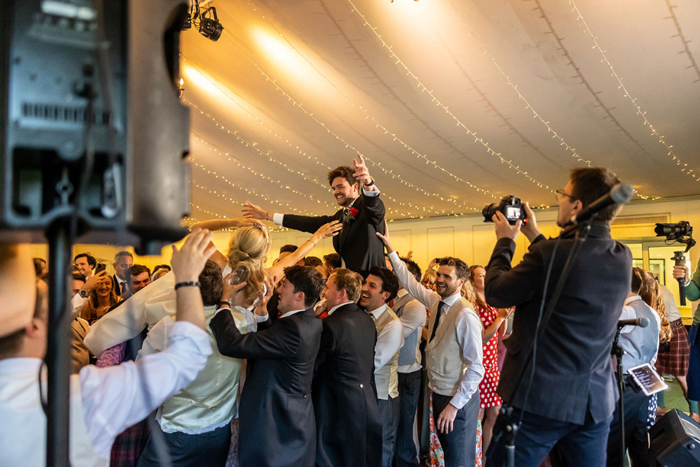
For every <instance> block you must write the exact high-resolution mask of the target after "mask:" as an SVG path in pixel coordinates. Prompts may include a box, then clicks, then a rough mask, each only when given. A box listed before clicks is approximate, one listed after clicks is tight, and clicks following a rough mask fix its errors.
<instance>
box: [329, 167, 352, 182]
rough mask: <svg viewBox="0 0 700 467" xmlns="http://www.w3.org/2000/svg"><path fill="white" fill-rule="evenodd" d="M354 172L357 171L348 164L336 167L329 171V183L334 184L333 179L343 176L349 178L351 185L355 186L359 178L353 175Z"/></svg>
mask: <svg viewBox="0 0 700 467" xmlns="http://www.w3.org/2000/svg"><path fill="white" fill-rule="evenodd" d="M354 173H355V171H354V170H353V169H351V168H350V167H348V166H346V165H341V166H340V167H336V168H335V169H333V170H331V171H330V172H328V184H329V185H331V186H333V180H335V179H336V178H338V177H341V178H344V179H345V180H347V181H348V184H349V185H350V186H353V185H354V184H355V183H357V179H356V178H355V177H353V176H352V174H354Z"/></svg>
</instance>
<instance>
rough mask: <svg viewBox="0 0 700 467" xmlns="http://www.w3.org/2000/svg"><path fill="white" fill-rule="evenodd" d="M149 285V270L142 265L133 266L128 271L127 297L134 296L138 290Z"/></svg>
mask: <svg viewBox="0 0 700 467" xmlns="http://www.w3.org/2000/svg"><path fill="white" fill-rule="evenodd" d="M150 283H151V270H150V269H148V267H147V266H144V265H143V264H134V265H133V266H131V267H130V268H129V271H128V282H127V285H128V290H129V296H131V295H134V294H135V293H136V292H138V291H139V290H141V289H143V288H144V287H146V286H147V285H148V284H150Z"/></svg>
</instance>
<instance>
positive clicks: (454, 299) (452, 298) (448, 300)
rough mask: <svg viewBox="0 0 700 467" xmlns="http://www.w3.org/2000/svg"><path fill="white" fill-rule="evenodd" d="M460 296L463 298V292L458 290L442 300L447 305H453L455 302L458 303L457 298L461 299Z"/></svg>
mask: <svg viewBox="0 0 700 467" xmlns="http://www.w3.org/2000/svg"><path fill="white" fill-rule="evenodd" d="M460 298H462V294H461V293H460V291H459V290H458V291H457V292H455V293H453V294H452V295H450V296H449V297H447V298H443V299H442V300H441V301H442V302H445V305H447V306H452V305H454V304H455V303H457V300H459V299H460Z"/></svg>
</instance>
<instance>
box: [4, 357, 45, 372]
mask: <svg viewBox="0 0 700 467" xmlns="http://www.w3.org/2000/svg"><path fill="white" fill-rule="evenodd" d="M41 364H42V360H41V359H40V358H28V357H24V358H4V359H2V360H0V373H26V372H35V373H37V375H38V374H39V373H38V372H39V368H41Z"/></svg>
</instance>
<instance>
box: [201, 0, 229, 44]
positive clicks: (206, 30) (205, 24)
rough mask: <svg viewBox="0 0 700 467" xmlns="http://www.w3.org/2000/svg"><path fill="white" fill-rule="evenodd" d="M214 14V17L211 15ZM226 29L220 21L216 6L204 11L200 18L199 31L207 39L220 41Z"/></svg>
mask: <svg viewBox="0 0 700 467" xmlns="http://www.w3.org/2000/svg"><path fill="white" fill-rule="evenodd" d="M211 15H213V16H214V17H213V18H210V17H209V16H211ZM223 31H224V27H223V26H222V25H221V23H220V22H219V18H218V17H217V16H216V8H214V7H210V8H207V9H206V10H204V11H203V12H202V14H201V15H200V20H199V32H200V34H202V35H203V36H204V37H206V38H207V39H211V40H213V41H215V42H216V41H218V40H219V37H221V33H222V32H223Z"/></svg>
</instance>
